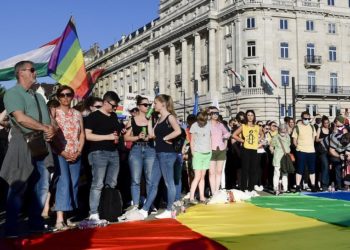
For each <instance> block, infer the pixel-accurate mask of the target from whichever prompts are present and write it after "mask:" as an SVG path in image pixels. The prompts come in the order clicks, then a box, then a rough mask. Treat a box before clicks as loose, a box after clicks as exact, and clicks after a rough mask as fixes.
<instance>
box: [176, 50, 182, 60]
mask: <svg viewBox="0 0 350 250" xmlns="http://www.w3.org/2000/svg"><path fill="white" fill-rule="evenodd" d="M175 59H176V60H179V59H181V51H180V50H177V51H175Z"/></svg>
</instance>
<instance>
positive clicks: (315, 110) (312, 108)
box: [306, 104, 318, 116]
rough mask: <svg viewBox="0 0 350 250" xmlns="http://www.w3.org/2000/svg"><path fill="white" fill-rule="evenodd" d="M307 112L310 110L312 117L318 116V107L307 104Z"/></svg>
mask: <svg viewBox="0 0 350 250" xmlns="http://www.w3.org/2000/svg"><path fill="white" fill-rule="evenodd" d="M306 110H308V111H309V113H310V115H312V116H316V115H317V113H318V112H317V105H315V104H307V105H306Z"/></svg>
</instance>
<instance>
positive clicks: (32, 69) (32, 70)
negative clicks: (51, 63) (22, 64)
mask: <svg viewBox="0 0 350 250" xmlns="http://www.w3.org/2000/svg"><path fill="white" fill-rule="evenodd" d="M26 70H29V71H30V72H32V73H34V72H35V71H36V70H35V68H28V69H22V71H26Z"/></svg>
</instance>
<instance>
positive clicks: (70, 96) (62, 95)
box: [58, 93, 74, 98]
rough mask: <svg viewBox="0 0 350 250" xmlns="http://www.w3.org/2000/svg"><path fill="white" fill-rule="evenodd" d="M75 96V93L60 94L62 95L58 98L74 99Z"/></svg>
mask: <svg viewBox="0 0 350 250" xmlns="http://www.w3.org/2000/svg"><path fill="white" fill-rule="evenodd" d="M73 96H74V95H73V93H60V94H58V98H64V97H68V98H72V97H73Z"/></svg>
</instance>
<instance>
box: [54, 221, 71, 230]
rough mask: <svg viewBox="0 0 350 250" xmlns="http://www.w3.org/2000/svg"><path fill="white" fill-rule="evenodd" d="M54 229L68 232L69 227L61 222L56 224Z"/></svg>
mask: <svg viewBox="0 0 350 250" xmlns="http://www.w3.org/2000/svg"><path fill="white" fill-rule="evenodd" d="M55 229H56V230H57V231H65V230H68V229H69V227H68V226H67V225H66V223H64V222H63V221H61V222H56V225H55Z"/></svg>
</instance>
